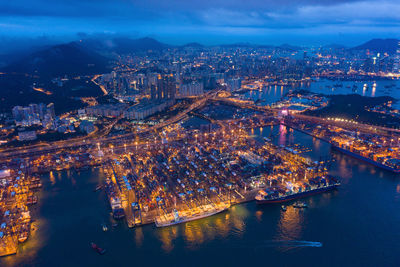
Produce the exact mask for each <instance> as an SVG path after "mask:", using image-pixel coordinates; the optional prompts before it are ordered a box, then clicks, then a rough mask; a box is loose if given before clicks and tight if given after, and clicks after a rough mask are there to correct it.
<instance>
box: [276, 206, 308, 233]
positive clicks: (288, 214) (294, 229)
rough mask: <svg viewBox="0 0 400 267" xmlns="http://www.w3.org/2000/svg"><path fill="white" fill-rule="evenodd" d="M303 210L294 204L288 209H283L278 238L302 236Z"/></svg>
mask: <svg viewBox="0 0 400 267" xmlns="http://www.w3.org/2000/svg"><path fill="white" fill-rule="evenodd" d="M303 212H304V211H303V210H302V209H296V208H294V207H292V206H288V207H287V209H286V211H284V210H282V211H281V216H280V219H279V223H278V231H277V237H276V239H277V240H293V239H298V238H300V237H301V234H302V230H303V221H304V215H303Z"/></svg>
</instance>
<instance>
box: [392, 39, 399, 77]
mask: <svg viewBox="0 0 400 267" xmlns="http://www.w3.org/2000/svg"><path fill="white" fill-rule="evenodd" d="M393 73H399V74H400V41H399V43H398V44H397V50H396V55H395V56H394V64H393Z"/></svg>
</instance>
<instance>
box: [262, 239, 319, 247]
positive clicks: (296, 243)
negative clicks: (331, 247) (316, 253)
mask: <svg viewBox="0 0 400 267" xmlns="http://www.w3.org/2000/svg"><path fill="white" fill-rule="evenodd" d="M263 245H264V246H266V247H285V248H295V247H315V248H320V247H322V243H321V242H315V241H302V240H267V241H265V242H264V244H263Z"/></svg>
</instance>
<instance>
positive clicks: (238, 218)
mask: <svg viewBox="0 0 400 267" xmlns="http://www.w3.org/2000/svg"><path fill="white" fill-rule="evenodd" d="M249 215H250V214H249V211H248V210H247V209H246V208H245V207H244V206H233V207H232V208H231V209H230V210H229V211H228V212H225V213H222V214H218V215H215V216H211V217H209V218H205V219H201V220H196V221H192V222H188V223H183V224H179V225H175V226H172V227H165V228H160V229H158V238H159V239H160V241H161V243H162V246H161V247H162V249H163V250H164V251H165V252H167V253H168V252H171V251H172V250H173V249H174V242H176V241H177V240H178V238H179V237H181V238H182V239H183V240H184V242H185V246H186V247H187V248H189V249H196V248H198V247H199V245H201V244H203V243H206V242H210V241H212V240H215V239H226V238H227V237H228V236H229V235H233V236H242V235H243V233H244V232H245V230H246V224H245V219H246V218H247V217H248V216H249Z"/></svg>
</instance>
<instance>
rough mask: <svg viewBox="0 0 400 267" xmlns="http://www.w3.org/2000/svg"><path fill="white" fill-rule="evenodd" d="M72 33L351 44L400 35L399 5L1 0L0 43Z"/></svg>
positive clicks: (379, 0)
mask: <svg viewBox="0 0 400 267" xmlns="http://www.w3.org/2000/svg"><path fill="white" fill-rule="evenodd" d="M77 33H85V34H89V35H90V34H99V33H101V34H103V33H106V34H123V35H129V36H131V37H144V36H150V37H154V38H156V39H158V40H160V41H163V42H167V43H170V44H183V43H187V42H199V43H202V44H223V43H233V42H249V43H258V44H282V43H290V44H295V45H296V44H297V45H310V44H327V43H338V44H344V45H356V44H359V43H361V42H364V41H367V40H368V39H371V38H399V37H400V0H396V1H395V0H392V1H388V0H376V1H370V0H367V1H355V0H196V1H193V0H192V1H191V0H169V1H163V0H141V1H137V0H1V1H0V37H2V38H10V37H12V38H21V37H29V38H32V37H33V38H37V37H38V36H41V37H42V38H43V37H46V38H69V39H73V38H77V36H79V35H77Z"/></svg>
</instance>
